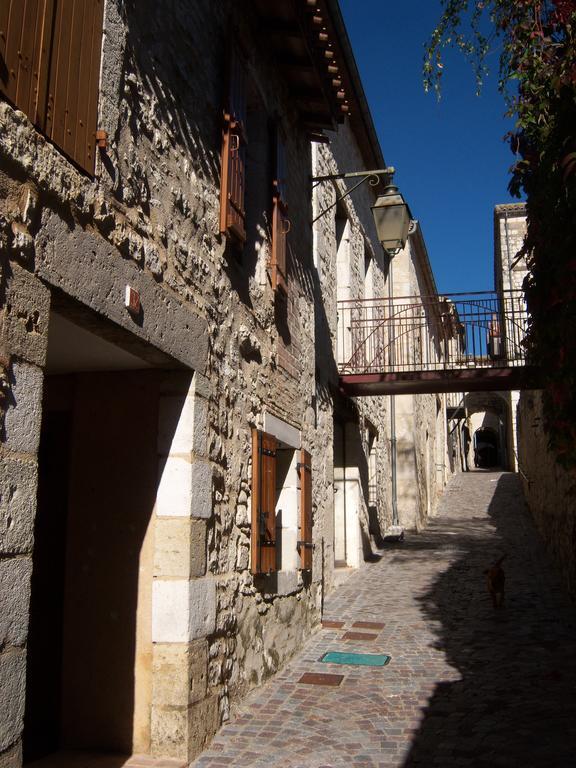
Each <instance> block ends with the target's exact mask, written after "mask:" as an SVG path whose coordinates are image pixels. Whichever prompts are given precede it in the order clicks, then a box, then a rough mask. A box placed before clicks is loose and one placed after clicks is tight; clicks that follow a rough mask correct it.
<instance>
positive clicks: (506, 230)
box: [502, 211, 517, 472]
mask: <svg viewBox="0 0 576 768" xmlns="http://www.w3.org/2000/svg"><path fill="white" fill-rule="evenodd" d="M504 231H505V233H506V260H507V262H508V285H509V288H510V291H512V260H511V257H510V234H509V232H508V211H504ZM502 288H504V285H502ZM502 293H504V291H502ZM510 302H511V304H512V333H514V332H515V329H516V316H515V312H514V297H513V296H512V295H510ZM504 328H505V333H506V336H505V342H506V347H505V350H506V359H507V360H509V359H510V351H511V350H510V344H509V341H508V333H507V329H506V326H504ZM508 405H509V412H510V419H509V420H508V419H507V421H508V422H509V426H510V431H511V432H512V434H511V435H510V438H511V440H512V446H513V450H514V457H513V459H512V462H511V465H512V471H513V472H517V462H516V448H517V441H516V434H515V433H514V432H513V430H512V422H513V418H512V393H511V392H510V402H509V403H508ZM502 444H503V443H502ZM505 460H506V466H508V457H507V456H506V459H505Z"/></svg>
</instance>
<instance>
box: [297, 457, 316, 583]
mask: <svg viewBox="0 0 576 768" xmlns="http://www.w3.org/2000/svg"><path fill="white" fill-rule="evenodd" d="M298 470H299V472H300V529H299V532H298V533H299V535H298V549H299V551H300V567H301V568H302V570H304V571H310V570H312V551H313V543H312V457H311V456H310V454H309V453H308V451H304V450H302V451H301V453H300V463H299V464H298Z"/></svg>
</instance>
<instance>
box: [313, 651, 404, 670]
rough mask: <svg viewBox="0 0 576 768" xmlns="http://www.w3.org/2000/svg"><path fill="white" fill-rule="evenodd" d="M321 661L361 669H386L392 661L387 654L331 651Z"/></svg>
mask: <svg viewBox="0 0 576 768" xmlns="http://www.w3.org/2000/svg"><path fill="white" fill-rule="evenodd" d="M320 661H323V662H325V663H326V664H356V665H358V666H361V667H385V666H386V664H388V662H389V661H390V656H386V654H385V653H339V652H338V651H331V652H330V653H325V654H324V656H322V658H321V659H320Z"/></svg>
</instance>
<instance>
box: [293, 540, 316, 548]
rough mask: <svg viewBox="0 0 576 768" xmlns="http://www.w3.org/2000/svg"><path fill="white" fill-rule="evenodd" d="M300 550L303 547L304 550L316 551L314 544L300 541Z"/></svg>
mask: <svg viewBox="0 0 576 768" xmlns="http://www.w3.org/2000/svg"><path fill="white" fill-rule="evenodd" d="M297 546H298V548H300V547H303V548H304V549H314V544H313V543H312V542H311V541H299V542H297Z"/></svg>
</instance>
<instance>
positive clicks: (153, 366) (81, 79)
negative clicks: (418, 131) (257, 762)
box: [0, 0, 439, 768]
mask: <svg viewBox="0 0 576 768" xmlns="http://www.w3.org/2000/svg"><path fill="white" fill-rule="evenodd" d="M80 5H81V6H82V7H83V8H84V11H85V14H86V15H85V16H84V21H85V22H86V23H84V24H82V23H81V22H79V21H78V19H76V21H74V22H73V23H72V24H71V28H70V29H67V27H66V25H65V24H64V23H63V22H62V19H63V18H64V17H63V16H62V13H64V11H62V8H63V7H64V6H63V5H62V3H60V2H56V3H55V6H54V7H55V9H56V10H55V16H54V18H53V19H52V21H54V20H55V21H54V23H55V24H56V28H55V30H56V31H55V33H54V40H56V41H57V43H54V45H57V50H58V51H67V50H69V51H70V52H71V56H72V54H74V56H76V57H77V60H78V69H77V72H78V73H79V74H77V75H76V74H75V73H74V72H73V73H72V75H70V73H68V75H69V77H68V80H67V79H66V77H64V76H61V70H60V69H58V67H57V66H56V63H55V62H57V61H58V60H59V59H58V57H57V56H56V53H55V52H54V51H51V52H49V55H48V54H46V46H45V45H43V43H42V39H41V37H38V36H39V35H41V34H42V29H44V27H43V24H44V23H45V22H46V19H44V18H43V17H42V16H41V13H42V10H41V8H42V7H43V4H39V5H38V9H39V10H38V14H40V15H37V16H34V18H32V17H30V18H28V17H27V18H25V19H24V18H21V19H20V20H19V17H18V13H17V12H16V11H17V10H18V8H20V5H19V4H18V3H17V0H12V2H11V3H9V4H8V6H6V7H10V8H12V9H13V10H14V9H16V10H15V11H14V13H13V14H12V16H11V17H10V20H7V18H5V16H1V17H0V20H1V21H2V23H3V24H4V25H5V28H7V29H8V33H7V36H6V37H5V38H3V41H4V42H3V45H4V48H3V49H2V50H1V51H0V52H1V53H2V56H3V57H4V60H5V63H6V64H7V66H6V67H5V74H3V78H4V79H3V81H2V93H3V94H4V96H5V98H3V99H2V100H1V101H0V187H1V189H2V196H1V198H2V199H1V202H0V254H1V262H0V298H1V310H0V323H1V326H0V366H1V372H2V380H1V381H2V389H1V393H2V397H1V400H0V407H1V411H0V412H1V430H2V446H1V448H0V462H1V465H2V474H1V477H0V589H1V592H0V601H1V604H2V618H1V619H0V687H1V689H2V692H3V706H2V710H1V713H0V765H1V766H2V768H14V767H15V766H19V765H20V764H21V762H22V759H23V757H24V759H25V760H28V759H31V758H34V757H38V756H41V755H42V754H44V753H46V752H49V751H54V750H57V749H60V748H75V749H79V750H82V749H90V750H93V749H98V750H104V751H106V750H112V751H117V752H124V753H127V754H129V753H132V752H141V753H149V754H154V755H165V756H172V757H178V758H181V759H182V760H188V759H190V758H192V757H193V756H194V755H196V754H197V753H198V751H199V750H201V749H202V747H203V746H204V745H205V744H206V743H207V742H208V741H209V739H210V738H211V737H212V735H213V734H214V733H215V731H216V730H217V728H218V727H219V725H220V723H221V722H222V720H225V719H227V718H228V716H229V710H230V707H231V706H232V705H233V704H234V702H235V701H239V700H240V699H241V697H242V696H243V695H244V694H245V693H246V691H247V690H249V689H250V688H251V687H253V686H255V685H259V684H261V683H262V682H263V681H264V680H265V679H266V678H267V677H268V676H269V675H271V674H273V673H274V672H275V671H276V670H278V669H279V668H280V667H281V666H282V664H283V663H284V662H285V661H286V660H287V659H288V658H289V657H290V656H291V655H292V654H293V653H294V652H295V650H296V649H297V648H299V647H300V645H301V643H302V641H303V639H304V638H305V637H306V636H307V635H308V634H310V632H312V631H313V629H314V628H315V627H316V626H317V625H318V623H319V620H320V615H321V605H322V596H323V594H324V592H325V591H326V590H328V589H330V586H331V584H332V583H333V573H334V568H335V566H338V565H347V566H357V565H358V564H359V562H360V561H361V559H362V557H363V556H365V554H366V553H367V551H368V550H369V549H370V548H371V547H372V545H373V539H374V537H375V536H376V535H377V534H382V533H384V532H385V530H386V527H387V526H388V525H389V523H390V521H391V519H392V501H391V478H390V461H391V460H390V451H391V437H390V432H389V423H390V413H389V409H390V402H389V400H386V399H384V398H378V399H376V398H372V399H362V400H352V399H350V398H345V397H343V396H342V394H341V393H340V391H339V388H338V370H337V364H338V352H337V348H338V317H337V304H336V303H337V301H338V299H340V298H342V297H344V296H345V295H346V296H349V297H360V296H364V297H366V296H369V295H373V296H375V295H377V294H378V293H381V294H382V295H384V294H385V292H386V276H387V274H388V272H387V270H388V265H386V264H385V263H384V260H383V255H382V251H381V248H380V246H379V244H378V242H377V237H376V234H375V232H374V229H373V227H374V225H373V222H372V221H371V217H370V211H369V206H370V204H371V202H373V199H374V198H373V191H371V190H370V189H369V188H367V187H366V188H364V189H362V190H360V191H359V192H358V193H356V194H355V196H354V197H353V198H352V199H347V200H346V202H343V203H342V204H339V205H338V206H337V207H336V208H335V212H334V215H331V216H327V217H324V218H322V219H321V220H320V221H319V222H318V224H317V225H315V226H314V227H311V226H310V222H311V218H312V214H313V211H314V210H316V209H317V207H318V206H319V205H322V204H323V202H324V200H335V194H336V188H337V187H338V185H336V188H335V187H334V186H330V185H328V186H326V187H322V189H319V190H318V192H317V194H315V195H314V196H313V194H312V187H311V183H310V173H311V169H313V172H318V171H322V170H323V169H333V170H335V171H339V170H349V169H350V168H352V169H354V170H358V169H359V168H363V167H375V166H376V167H383V158H382V154H381V150H380V148H379V146H378V142H377V139H376V137H375V133H374V129H373V126H372V123H371V118H370V115H369V112H368V110H367V107H366V104H365V100H364V97H363V91H362V86H361V83H360V80H359V77H358V73H357V71H356V68H355V65H354V61H353V56H352V53H351V51H350V49H349V43H348V41H347V37H346V33H345V30H344V27H343V24H342V19H341V16H340V12H339V9H338V5H337V3H336V2H333V1H332V0H326V1H324V0H321V2H318V3H313V4H311V3H309V2H307V1H306V0H302V2H298V3H294V4H293V3H276V4H273V6H271V4H269V3H265V2H258V1H256V0H255V2H253V3H246V4H245V3H242V4H238V3H234V2H231V0H230V1H226V2H220V3H217V4H214V3H210V2H208V0H174V2H173V3H171V4H170V13H167V12H166V9H165V7H164V6H163V5H162V4H158V3H153V2H151V1H150V0H144V1H143V2H142V1H141V0H138V2H132V1H131V0H107V1H106V2H104V1H103V0H90V2H89V1H88V0H85V1H84V2H83V3H79V7H80ZM240 6H241V7H240ZM312 6H313V7H312ZM31 7H32V6H31ZM2 13H4V11H2ZM30 13H32V12H30ZM90 14H91V15H90ZM88 19H90V20H91V21H90V24H91V26H90V25H89V24H88V22H87V20H88ZM40 22H42V23H40ZM19 23H20V24H21V25H28V26H26V29H27V30H28V31H30V30H34V35H35V36H33V37H32V38H31V43H30V47H29V49H27V50H26V51H25V52H24V53H25V57H26V56H28V57H29V59H26V58H25V57H24V64H21V63H20V64H18V63H17V62H16V63H15V61H16V58H17V57H16V55H15V53H14V50H15V48H14V46H12V48H10V46H9V45H8V43H10V41H12V43H13V41H14V39H16V37H17V34H20V33H21V29H23V28H24V26H21V27H20V28H19V27H18V24H19ZM51 23H52V22H51ZM8 24H12V25H13V27H14V28H12V27H9V26H6V25H8ZM19 29H20V32H18V30H19ZM86 29H89V30H91V31H92V36H91V37H90V38H89V39H84V38H83V37H82V35H84V36H85V35H86ZM66 35H68V37H66ZM15 36H16V37H15ZM6 41H8V43H7V42H6ZM311 41H313V42H314V45H310V42H311ZM12 43H11V44H12ZM67 46H68V47H67ZM86 51H88V52H90V56H89V57H88V59H86V57H85V56H84V53H85V52H86ZM100 54H101V55H100ZM35 56H36V57H39V58H37V59H34V57H35ZM46 56H48V58H47V59H46ZM43 57H44V58H43ZM34 61H36V62H37V63H38V70H33V68H32V69H31V68H30V67H29V66H28V64H29V63H30V62H34ZM70 61H73V59H72V58H71V59H70ZM86 61H87V62H88V63H86ZM26 62H28V64H27V63H26ZM46 62H48V63H46ZM84 67H86V70H84ZM43 68H47V69H46V72H44V69H43ZM334 68H335V71H333V70H334ZM32 71H34V72H35V73H39V75H38V78H39V79H38V82H36V83H34V82H32V80H31V79H30V78H31V77H32V75H30V73H31V72H32ZM59 73H60V74H59ZM34 76H35V77H36V74H35V75H34ZM44 76H45V80H44V81H42V82H41V78H42V77H44ZM10 78H14V82H16V81H17V83H18V85H15V84H14V82H13V81H12V80H11V79H10ZM74 83H77V84H78V83H81V85H82V88H81V89H80V90H79V91H77V93H76V97H74V93H73V91H74V88H73V85H71V84H74ZM326 83H328V85H327V84H326ZM43 89H44V90H43ZM64 92H65V93H66V98H64V95H63V94H64ZM83 93H87V94H88V96H89V97H90V98H89V99H88V101H86V103H84V102H83V101H82V94H83ZM42 94H44V97H45V103H44V102H43V103H42V104H40V100H41V96H42ZM66 99H67V100H68V101H66ZM74 99H76V100H74ZM90 99H92V101H93V103H92V102H91V101H90ZM91 104H92V106H91ZM40 107H42V109H41V108H40ZM91 109H92V112H91V111H90V110H91ZM74 110H76V112H74V115H75V120H74V121H73V120H72V118H71V117H70V115H71V114H72V112H73V111H74ZM82 110H84V111H82ZM347 114H350V117H349V118H348V119H347V120H346V121H345V122H344V124H343V125H341V126H340V129H339V131H338V132H337V133H335V132H334V131H333V129H334V127H335V126H336V124H337V123H338V121H340V120H341V119H342V118H343V117H344V116H346V115H347ZM86 115H87V116H88V118H90V119H91V120H92V122H91V123H90V124H89V125H88V126H86V120H87V119H88V118H87V117H86ZM92 118H93V119H92ZM67 121H68V122H67ZM81 129H82V130H81ZM96 130H97V132H96ZM311 139H312V140H313V141H312V142H311ZM326 139H329V140H330V145H326V144H325V143H317V142H318V141H321V142H324V141H325V140H326ZM97 144H98V146H97ZM420 268H421V267H419V266H416V269H417V270H418V269H420ZM436 412H437V405H435V404H434V403H433V402H432V401H430V403H428V402H427V404H426V406H418V408H416V407H415V408H414V420H413V426H412V429H413V434H418V432H419V429H420V424H423V423H424V422H426V430H427V432H428V434H429V435H432V433H433V428H434V425H435V424H436V423H437V419H436ZM418 439H419V438H418ZM422 450H424V448H422V449H420V448H419V449H418V451H419V453H421V452H422ZM423 466H424V467H427V469H422V468H420V469H419V470H418V481H419V482H420V483H423V484H424V485H425V487H426V488H428V486H429V489H428V490H427V491H426V493H427V494H428V495H429V496H430V497H431V496H433V494H434V493H435V492H436V490H435V489H437V487H439V486H438V485H437V484H436V481H433V482H432V483H428V485H426V483H427V480H426V478H425V477H424V475H423V472H424V474H425V473H426V472H431V473H432V474H434V475H435V469H432V466H433V464H432V463H431V462H429V463H428V464H427V465H426V464H425V465H423ZM344 495H346V497H347V500H348V502H349V503H347V505H346V509H347V510H348V513H347V514H348V517H346V515H345V514H344V516H343V512H342V498H343V497H344ZM351 500H353V504H351V503H350V501H351ZM421 504H423V505H425V506H426V508H427V509H428V508H429V506H430V504H429V502H428V501H426V500H424V497H423V500H422V502H421ZM432 506H433V505H432ZM350 511H352V513H351V512H350ZM419 514H420V513H419Z"/></svg>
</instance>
